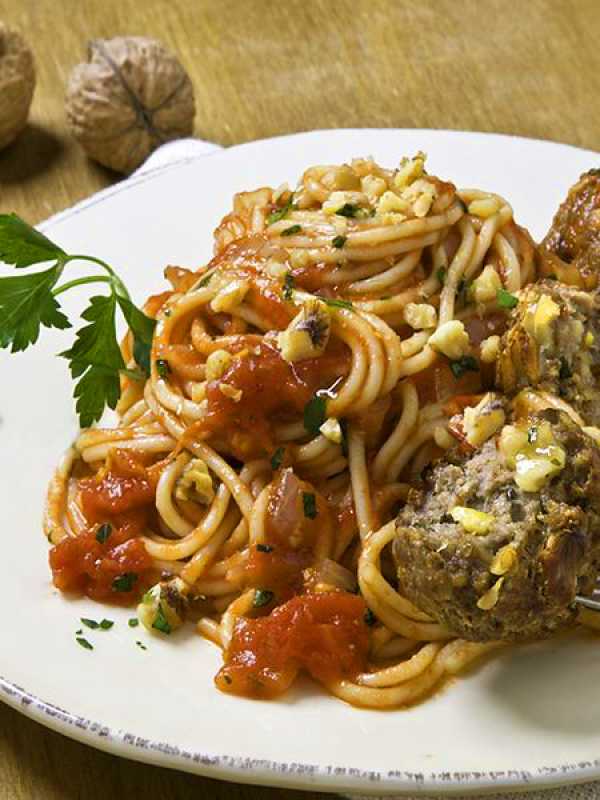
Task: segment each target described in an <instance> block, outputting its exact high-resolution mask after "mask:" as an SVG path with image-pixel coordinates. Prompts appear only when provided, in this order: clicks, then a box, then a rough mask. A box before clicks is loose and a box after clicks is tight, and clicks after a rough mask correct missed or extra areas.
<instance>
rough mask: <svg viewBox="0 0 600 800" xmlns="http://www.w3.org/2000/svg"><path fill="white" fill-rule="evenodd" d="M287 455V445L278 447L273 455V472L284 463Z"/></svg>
mask: <svg viewBox="0 0 600 800" xmlns="http://www.w3.org/2000/svg"><path fill="white" fill-rule="evenodd" d="M284 455H285V447H278V448H277V450H275V452H274V453H273V455H272V456H271V469H272V470H273V472H275V471H276V470H278V469H279V467H280V466H281V465H282V464H283V457H284Z"/></svg>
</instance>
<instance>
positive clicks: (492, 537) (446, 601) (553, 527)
mask: <svg viewBox="0 0 600 800" xmlns="http://www.w3.org/2000/svg"><path fill="white" fill-rule="evenodd" d="M543 422H546V423H549V424H550V425H551V430H552V435H553V436H554V437H555V440H556V442H557V444H558V445H559V446H560V447H561V448H563V450H564V452H565V455H566V463H565V466H564V468H563V469H562V471H561V472H560V474H558V475H555V476H554V477H552V478H551V479H550V480H549V481H548V482H547V483H546V485H545V486H543V488H541V490H540V491H536V492H532V491H523V490H522V489H520V488H519V486H518V485H517V484H516V482H515V474H514V472H513V470H512V469H510V468H509V467H508V465H507V462H506V461H505V459H504V458H503V457H502V455H501V454H500V452H499V451H498V448H497V441H496V440H495V439H490V440H488V441H487V442H486V443H485V444H484V445H483V447H481V449H479V450H478V451H476V452H475V453H473V454H470V455H467V454H464V453H463V454H461V453H460V452H458V451H455V452H454V453H453V454H452V455H450V456H449V457H448V458H447V459H446V460H444V461H442V462H440V463H438V464H437V465H436V466H435V467H433V469H432V470H431V472H430V474H429V476H428V477H427V478H426V480H425V483H424V486H423V488H422V490H419V491H416V492H414V495H413V497H412V499H410V500H409V502H408V504H407V505H406V506H405V508H404V509H402V511H401V512H400V514H399V516H398V519H397V523H396V527H397V533H396V538H395V541H394V546H393V554H394V559H395V563H396V567H397V575H398V583H399V590H400V592H401V593H402V594H404V595H405V596H406V597H408V598H409V599H410V600H411V601H412V602H413V603H415V605H417V606H418V607H419V608H421V609H422V610H423V611H426V612H427V613H429V614H431V616H432V617H433V618H434V619H436V620H438V621H439V622H441V623H442V624H443V625H445V626H446V627H447V628H448V629H449V630H450V631H451V632H452V633H454V634H456V635H458V636H462V637H464V638H467V639H471V640H474V641H486V640H494V639H505V640H516V639H523V638H531V637H542V636H546V635H549V634H551V633H552V632H554V631H555V630H556V629H558V628H560V627H562V626H565V625H568V624H569V623H570V622H572V621H573V619H574V616H575V606H574V600H575V595H576V594H580V593H584V594H585V593H589V592H590V590H591V588H592V586H593V584H594V581H595V576H596V574H597V564H598V560H599V558H600V492H599V491H598V487H599V486H600V483H599V481H600V449H599V448H598V447H597V445H596V444H595V443H594V441H593V440H592V439H591V438H590V437H589V436H587V435H586V434H585V433H584V432H583V431H582V430H581V429H580V428H579V427H578V426H577V425H575V424H574V423H573V422H572V421H571V420H570V419H569V417H568V416H567V415H566V414H564V413H562V412H558V411H555V410H553V409H548V410H545V411H542V412H539V413H538V414H536V415H534V416H533V417H531V418H530V420H529V421H528V422H527V423H526V424H528V425H530V426H533V427H531V428H530V430H533V429H535V426H536V425H539V424H542V423H543ZM456 506H460V507H469V508H471V509H476V510H478V511H483V512H486V513H488V514H491V515H492V516H493V524H492V526H491V528H490V529H489V531H488V532H486V533H484V534H481V533H480V534H479V535H478V534H475V533H472V532H467V530H465V528H464V527H463V525H462V524H460V523H459V522H455V521H454V518H453V516H452V515H451V514H450V512H451V511H452V510H453V509H455V507H456ZM503 548H504V550H503ZM500 551H502V553H501V554H500V555H501V556H502V557H504V556H505V555H507V552H508V554H509V555H510V556H511V558H509V559H506V558H504V559H503V558H500V557H499V552H500ZM499 563H500V565H501V566H502V568H501V569H499V568H498V564H499ZM491 570H493V571H494V572H495V574H492V571H491ZM500 576H501V577H500ZM490 590H491V591H490Z"/></svg>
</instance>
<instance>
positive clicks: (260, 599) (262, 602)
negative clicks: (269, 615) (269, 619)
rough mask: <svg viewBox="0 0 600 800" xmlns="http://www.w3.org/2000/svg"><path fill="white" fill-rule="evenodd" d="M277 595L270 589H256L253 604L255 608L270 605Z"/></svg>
mask: <svg viewBox="0 0 600 800" xmlns="http://www.w3.org/2000/svg"><path fill="white" fill-rule="evenodd" d="M273 597H275V595H274V594H273V592H271V591H269V589H256V591H255V592H254V600H253V602H252V605H253V606H254V608H262V607H263V606H268V605H269V603H270V602H271V600H272V599H273Z"/></svg>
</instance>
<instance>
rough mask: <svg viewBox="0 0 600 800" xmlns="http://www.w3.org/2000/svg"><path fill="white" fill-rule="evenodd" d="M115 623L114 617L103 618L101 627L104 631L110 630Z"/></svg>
mask: <svg viewBox="0 0 600 800" xmlns="http://www.w3.org/2000/svg"><path fill="white" fill-rule="evenodd" d="M114 624H115V623H114V622H113V621H112V619H103V620H102V622H101V623H100V628H101V630H103V631H109V630H110V629H111V628H112V626H113V625H114Z"/></svg>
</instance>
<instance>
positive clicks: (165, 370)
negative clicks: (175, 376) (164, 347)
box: [155, 358, 171, 378]
mask: <svg viewBox="0 0 600 800" xmlns="http://www.w3.org/2000/svg"><path fill="white" fill-rule="evenodd" d="M155 366H156V371H157V372H158V374H159V377H161V378H168V377H169V375H170V374H171V366H170V364H169V362H168V361H167V359H166V358H157V359H156V362H155Z"/></svg>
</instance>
